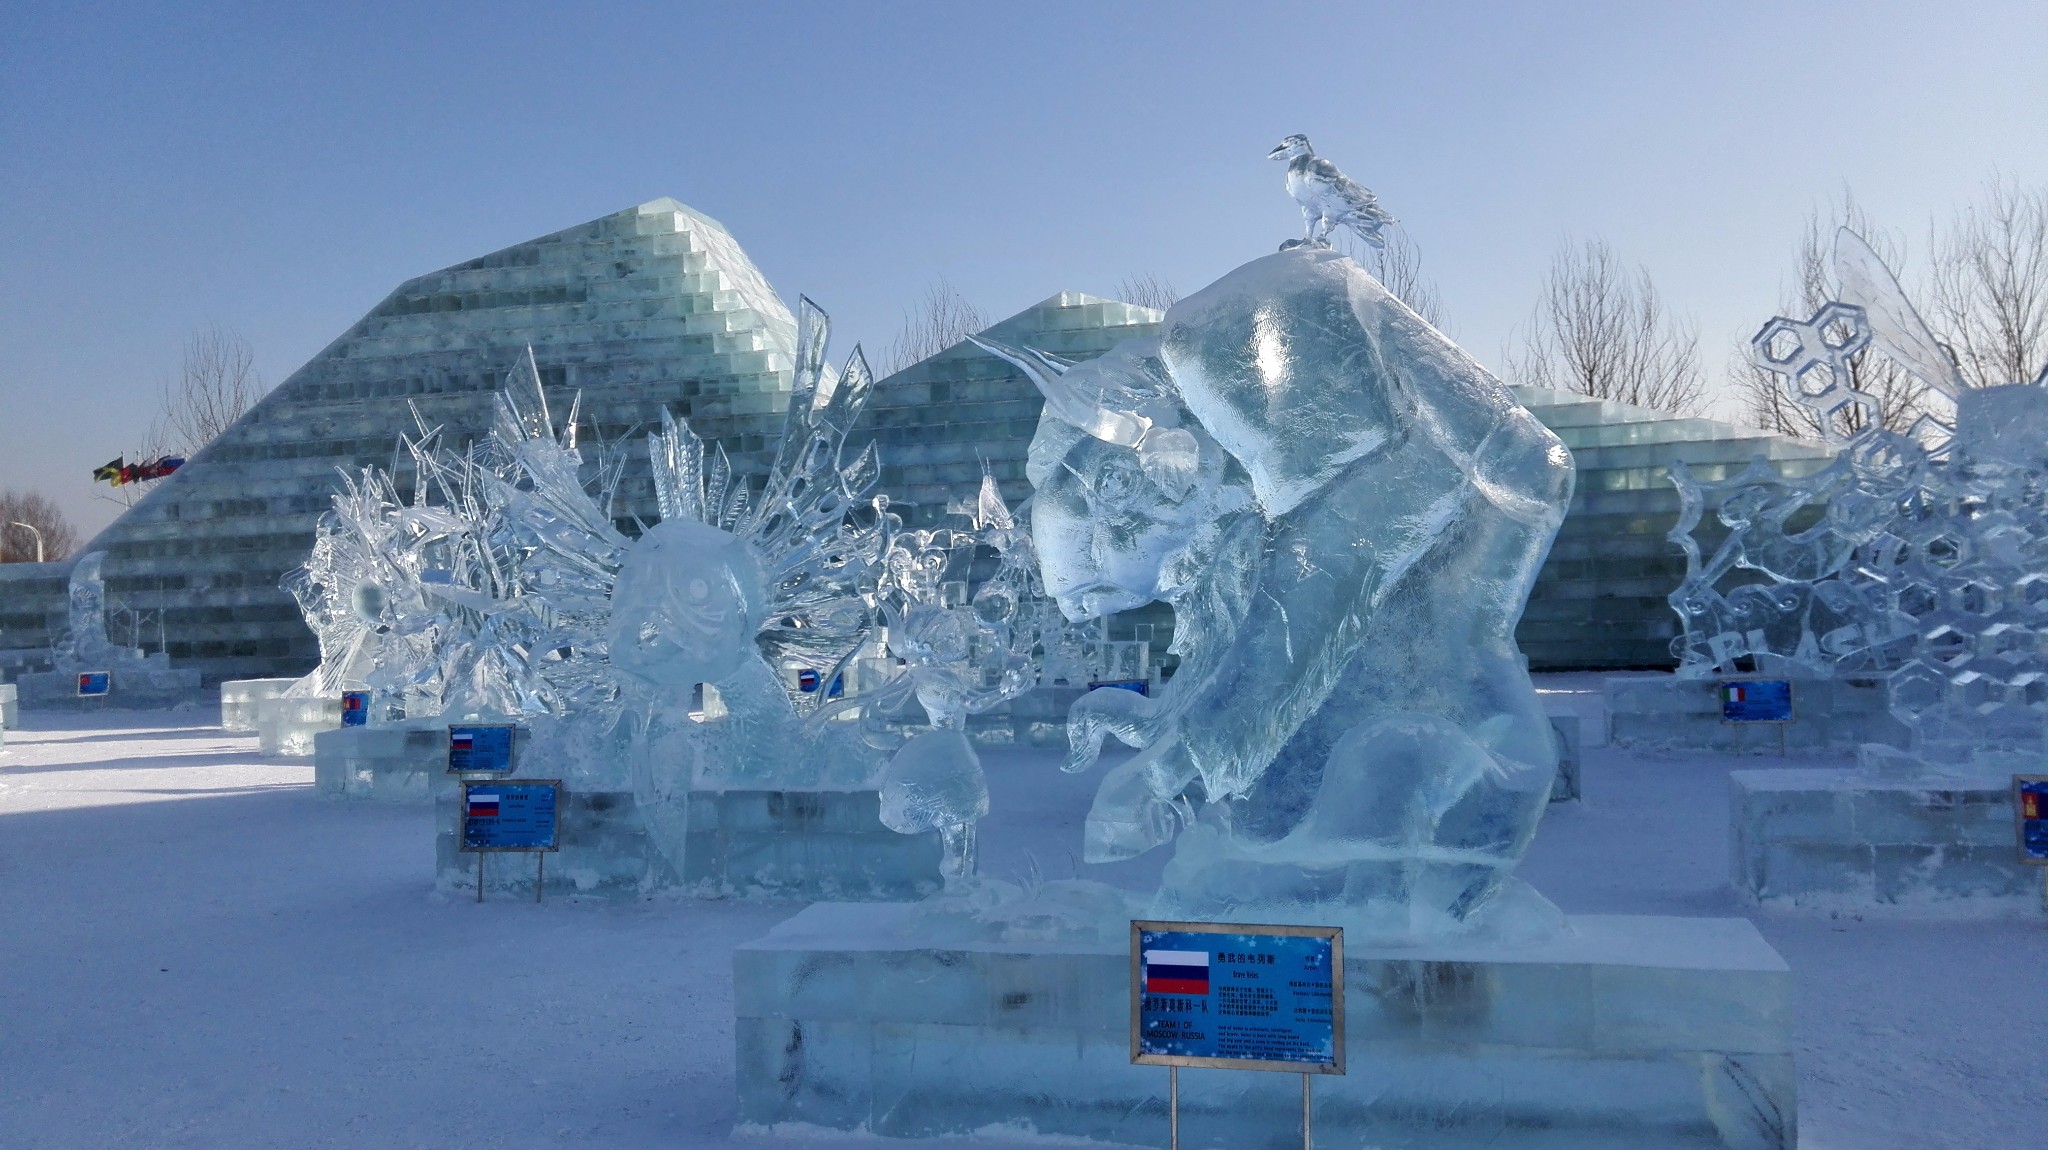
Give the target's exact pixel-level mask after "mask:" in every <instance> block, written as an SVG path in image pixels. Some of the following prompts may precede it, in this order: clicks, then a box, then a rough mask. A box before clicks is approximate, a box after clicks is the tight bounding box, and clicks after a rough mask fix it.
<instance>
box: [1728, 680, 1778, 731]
mask: <svg viewBox="0 0 2048 1150" xmlns="http://www.w3.org/2000/svg"><path fill="white" fill-rule="evenodd" d="M1721 718H1722V719H1723V720H1724V721H1726V722H1730V723H1789V722H1791V721H1792V683H1791V681H1790V680H1788V679H1727V680H1724V681H1723V682H1722V683H1721Z"/></svg>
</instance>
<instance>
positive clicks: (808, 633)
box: [606, 299, 889, 786]
mask: <svg viewBox="0 0 2048 1150" xmlns="http://www.w3.org/2000/svg"><path fill="white" fill-rule="evenodd" d="M799 313H800V323H799V333H798V343H797V364H796V373H795V383H794V388H793V390H792V391H791V394H790V401H789V414H788V416H787V419H786V422H785V426H784V429H783V438H782V444H781V447H780V449H779V452H778V454H777V456H776V460H775V464H774V466H773V468H772V469H771V470H770V472H769V474H768V476H767V479H766V481H765V483H764V485H763V487H762V489H761V494H760V495H759V497H758V498H756V497H754V496H752V494H751V491H750V489H749V488H748V486H747V484H746V482H745V480H744V479H743V478H742V477H740V476H737V475H735V474H734V473H733V469H732V465H731V463H730V462H729V461H728V460H727V459H726V456H725V452H724V449H723V448H715V449H713V450H711V451H710V452H708V453H707V451H706V450H705V446H704V444H703V442H702V441H701V440H699V439H698V438H697V437H696V436H695V435H694V434H693V433H692V432H691V431H690V429H689V428H688V426H687V425H685V424H683V423H681V422H678V421H676V420H674V419H673V418H671V417H669V416H667V415H666V414H664V416H663V429H662V431H661V432H659V433H657V434H655V435H652V436H650V437H649V440H648V450H649V453H650V455H651V456H652V458H653V460H654V477H655V485H656V489H657V494H658V498H659V502H660V506H661V509H662V515H663V519H662V521H661V522H660V523H659V524H657V525H655V526H654V527H652V528H650V529H649V530H648V531H647V533H646V534H645V535H643V536H642V537H641V539H640V541H639V543H637V544H635V545H634V546H633V548H632V550H631V552H630V553H629V554H628V555H627V556H626V560H625V563H624V565H623V567H622V568H621V569H620V570H619V573H618V578H617V584H616V587H615V589H614V591H613V593H612V601H611V617H610V622H609V624H608V627H607V632H606V634H607V641H608V645H609V649H610V653H611V663H612V666H613V668H614V669H615V670H616V671H617V672H618V673H619V674H620V675H621V676H623V677H624V678H625V679H626V680H627V681H628V682H629V683H630V684H631V685H632V686H633V687H634V689H635V690H637V691H638V692H640V693H641V695H642V697H643V698H644V699H645V700H647V703H646V708H645V709H647V710H650V711H651V712H654V713H656V718H655V719H653V720H651V721H652V722H653V726H652V727H651V728H650V731H649V737H650V738H651V739H652V740H653V741H654V742H657V743H658V742H660V741H661V739H662V731H661V720H660V718H659V715H660V714H666V715H668V716H670V722H669V726H670V729H671V730H672V731H679V732H682V733H684V734H685V735H687V736H688V737H690V738H693V739H705V738H716V739H717V740H719V741H720V743H721V747H720V749H719V751H718V752H717V753H716V754H711V755H707V756H701V757H702V761H703V763H704V764H705V765H704V766H703V767H702V768H700V770H699V772H698V776H699V777H697V778H696V779H694V780H689V782H691V783H693V784H696V785H713V786H721V785H730V784H733V783H737V782H746V783H756V784H758V783H766V782H775V783H778V784H780V785H785V786H788V785H806V784H812V783H816V782H817V781H819V780H820V779H822V778H824V777H825V776H826V775H827V773H828V772H830V771H831V770H833V769H835V768H836V769H838V770H841V771H845V770H848V769H849V768H852V769H855V770H856V771H857V772H858V771H865V770H867V769H868V767H867V766H866V765H857V764H864V763H865V760H864V759H863V757H862V756H860V755H859V754H857V753H854V752H852V751H851V750H848V751H846V752H845V753H841V754H836V755H835V754H832V753H827V752H825V751H823V750H821V749H820V748H819V746H818V745H817V743H816V739H817V737H818V736H819V735H820V733H821V732H824V733H828V734H829V733H831V732H828V731H827V729H826V728H823V727H812V728H808V730H809V732H810V734H809V735H806V734H805V730H806V728H804V727H802V726H801V725H800V724H799V719H800V717H801V715H802V714H803V713H805V712H808V711H810V710H811V709H812V708H813V707H814V706H815V705H816V702H817V701H818V700H819V699H821V698H823V697H825V696H826V695H828V694H830V687H831V685H832V684H833V683H835V682H837V681H839V680H840V677H841V676H842V675H844V674H845V672H846V671H847V669H848V667H849V665H850V664H851V662H852V661H853V658H854V656H855V655H856V653H857V652H858V651H859V649H860V648H861V646H862V645H863V644H864V643H865V642H866V641H867V639H868V635H869V632H870V630H871V628H872V626H873V617H872V611H871V608H870V607H869V605H868V603H869V599H870V598H871V597H872V595H873V593H874V588H875V584H876V580H877V579H878V578H879V577H880V563H881V559H882V551H883V548H884V547H885V546H886V545H887V543H888V530H889V522H888V519H887V517H886V514H885V509H886V503H885V502H883V501H880V500H878V499H876V498H874V497H873V489H874V486H875V482H876V479H877V478H878V476H879V474H880V467H879V464H878V463H877V461H876V454H875V450H874V447H873V446H872V445H869V446H868V447H867V448H865V449H864V450H862V451H861V452H860V454H859V455H857V456H856V457H855V458H853V459H852V460H846V459H844V458H843V457H842V455H843V449H844V445H845V441H846V434H847V432H848V430H849V429H850V428H851V427H852V425H853V423H854V421H855V419H857V418H858V417H859V415H860V412H861V410H862V409H863V407H865V405H866V404H867V401H868V397H869V395H870V392H871V390H872V387H873V377H872V376H871V375H870V374H869V372H868V367H867V362H866V360H865V359H864V358H863V357H862V355H861V352H860V349H859V348H855V349H854V352H853V355H852V356H851V357H850V358H849V359H848V360H847V362H846V366H845V368H844V369H843V370H841V371H840V372H838V373H837V374H832V373H830V372H829V369H828V368H827V367H826V365H825V360H824V355H825V343H826V340H827V338H828V336H829V333H830V321H829V320H828V319H827V317H826V316H825V313H824V312H823V311H822V310H821V309H819V308H818V306H817V305H816V304H814V303H812V302H811V301H810V300H808V299H804V300H801V301H800V304H799ZM785 665H789V666H801V667H806V668H812V669H816V670H817V671H818V672H819V678H820V682H821V684H823V685H822V686H821V687H820V689H819V690H818V691H816V692H815V693H809V694H807V693H804V692H801V691H793V690H792V689H791V688H790V687H789V686H788V685H786V684H785V681H784V677H783V673H782V672H783V668H784V667H785ZM700 684H701V685H704V686H706V687H709V688H710V691H708V692H706V695H707V698H708V697H709V696H710V695H711V694H713V693H715V695H716V697H717V699H718V700H719V701H720V703H721V704H722V706H723V708H724V711H725V715H724V717H723V719H722V720H721V721H720V722H719V723H718V724H717V725H716V729H715V731H711V732H705V731H701V730H698V729H696V728H695V727H694V726H679V725H677V724H676V722H675V717H676V716H680V715H682V714H683V713H684V712H687V711H688V710H689V706H690V701H691V694H692V692H693V691H694V690H697V689H698V688H699V685H700ZM639 757H640V758H642V759H644V758H645V757H646V754H645V752H644V751H643V753H642V754H641V755H640V756H639ZM835 760H836V761H835Z"/></svg>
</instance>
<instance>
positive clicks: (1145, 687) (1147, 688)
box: [1088, 679, 1152, 697]
mask: <svg viewBox="0 0 2048 1150" xmlns="http://www.w3.org/2000/svg"><path fill="white" fill-rule="evenodd" d="M1097 687H1109V688H1112V689H1114V690H1118V691H1136V692H1137V693H1139V694H1140V695H1145V696H1148V697H1149V696H1150V695H1151V694H1152V684H1150V683H1148V682H1146V681H1145V680H1143V679H1110V680H1107V681H1105V682H1101V683H1090V684H1088V689H1089V690H1091V691H1092V690H1094V689H1095V688H1097Z"/></svg>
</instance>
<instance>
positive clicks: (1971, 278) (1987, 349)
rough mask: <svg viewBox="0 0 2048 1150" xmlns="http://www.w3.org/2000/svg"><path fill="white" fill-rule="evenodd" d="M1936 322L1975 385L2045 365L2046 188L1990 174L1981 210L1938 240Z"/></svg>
mask: <svg viewBox="0 0 2048 1150" xmlns="http://www.w3.org/2000/svg"><path fill="white" fill-rule="evenodd" d="M1931 246H1932V248H1933V257H1934V258H1933V272H1934V274H1933V276H1932V277H1931V283H1930V287H1931V291H1930V295H1931V297H1932V300H1933V304H1934V308H1933V314H1932V315H1931V316H1930V317H1929V320H1930V322H1931V323H1933V324H1934V326H1935V327H1936V328H1938V329H1940V330H1941V333H1942V336H1943V338H1945V339H1947V340H1948V341H1949V345H1950V347H1951V349H1952V350H1953V351H1954V352H1955V356H1956V362H1957V364H1958V366H1960V367H1961V368H1962V372H1963V378H1964V379H1965V380H1966V381H1967V382H1968V383H1969V384H1970V386H1972V387H1999V386H2002V385H2004V384H2009V383H2028V382H2031V381H2032V380H2033V379H2034V378H2035V376H2036V374H2037V373H2039V372H2040V371H2041V370H2042V368H2043V367H2044V366H2048V187H2037V188H2025V187H2022V186H2021V185H2020V184H2019V182H2018V181H2017V180H2014V179H2011V178H2009V177H2004V176H1993V177H1992V179H1991V180H1990V182H1989V183H1988V184H1987V185H1986V186H1985V189H1984V204H1983V206H1982V207H1981V208H1978V207H1970V208H1965V209H1964V210H1963V211H1961V212H1959V213H1958V214H1957V215H1956V216H1955V218H1954V219H1953V220H1952V221H1951V222H1950V224H1949V226H1948V228H1947V229H1946V231H1944V232H1941V233H1938V234H1937V235H1936V237H1935V239H1934V242H1933V244H1932V245H1931Z"/></svg>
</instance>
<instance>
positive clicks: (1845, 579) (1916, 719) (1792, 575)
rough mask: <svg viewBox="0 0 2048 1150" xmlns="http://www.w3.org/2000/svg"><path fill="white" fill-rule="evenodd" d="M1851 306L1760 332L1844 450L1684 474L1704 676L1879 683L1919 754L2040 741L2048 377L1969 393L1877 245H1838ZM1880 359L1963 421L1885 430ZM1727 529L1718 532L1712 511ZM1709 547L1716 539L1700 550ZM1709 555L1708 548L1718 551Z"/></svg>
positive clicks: (1928, 758)
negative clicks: (1861, 387)
mask: <svg viewBox="0 0 2048 1150" xmlns="http://www.w3.org/2000/svg"><path fill="white" fill-rule="evenodd" d="M1835 273H1836V279H1837V281H1838V283H1839V285H1840V288H1839V290H1840V294H1841V296H1842V299H1840V300H1836V301H1831V302H1829V303H1828V304H1826V305H1824V306H1823V307H1822V308H1821V309H1820V310H1819V311H1817V312H1816V313H1815V314H1814V315H1813V316H1812V317H1811V318H1809V319H1807V320H1805V321H1796V320H1791V319H1787V318H1785V317H1782V316H1781V317H1777V318H1774V319H1772V320H1771V321H1770V322H1769V323H1767V324H1765V325H1764V327H1763V329H1762V330H1761V331H1759V332H1758V334H1757V336H1756V338H1755V340H1754V341H1753V343H1752V347H1753V350H1752V358H1753V360H1754V361H1755V362H1756V363H1757V364H1758V365H1759V366H1761V367H1763V368H1765V369H1767V370H1769V371H1771V372H1774V373H1776V374H1777V375H1778V376H1780V378H1781V382H1782V386H1783V388H1784V390H1785V393H1786V395H1787V396H1788V397H1790V398H1791V399H1792V401H1793V402H1795V403H1798V404H1800V405H1802V406H1804V407H1806V408H1807V410H1809V411H1810V412H1812V413H1813V415H1814V416H1815V417H1816V422H1817V423H1818V424H1819V426H1820V428H1821V430H1822V434H1823V435H1824V437H1825V438H1826V439H1827V440H1828V442H1829V443H1830V444H1831V445H1832V446H1834V447H1836V448H1837V449H1838V454H1837V456H1836V458H1835V460H1834V461H1833V462H1832V463H1830V464H1829V465H1828V466H1827V467H1825V468H1823V469H1822V470H1820V471H1819V472H1817V473H1815V474H1813V475H1811V476H1807V477H1804V478H1801V479H1788V478H1784V477H1781V476H1779V475H1777V474H1776V473H1775V472H1774V471H1772V470H1771V469H1770V468H1769V467H1768V465H1766V464H1764V463H1763V462H1762V461H1759V462H1757V463H1755V464H1753V465H1751V466H1750V467H1749V468H1748V469H1747V470H1745V471H1744V472H1742V473H1741V474H1739V475H1736V476H1734V477H1733V478H1730V479H1726V480H1720V481H1701V480H1699V479H1697V478H1695V477H1694V476H1693V475H1692V473H1691V472H1690V471H1689V470H1688V469H1687V468H1686V467H1685V466H1684V465H1683V464H1676V465H1674V466H1673V468H1672V480H1673V482H1674V483H1675V484H1677V486H1678V489H1679V494H1680V498H1681V513H1680V517H1679V521H1678V524H1677V526H1676V527H1675V528H1674V529H1673V530H1672V532H1671V539H1672V540H1673V541H1674V542H1676V543H1678V544H1679V546H1680V547H1681V549H1683V550H1684V552H1685V554H1686V576H1685V579H1684V581H1683V582H1682V583H1681V584H1680V586H1679V587H1678V589H1677V590H1675V591H1674V592H1673V593H1672V595H1671V597H1670V599H1671V604H1672V607H1673V609H1674V610H1676V611H1677V612H1678V615H1679V618H1680V620H1681V621H1682V622H1683V624H1684V628H1685V632H1684V634H1683V635H1682V636H1680V637H1679V638H1678V639H1677V640H1676V641H1674V644H1673V653H1674V654H1676V655H1677V656H1678V657H1679V660H1680V665H1679V673H1680V674H1681V675H1685V676H1691V677H1703V676H1708V675H1715V674H1725V673H1730V672H1734V671H1737V670H1748V669H1754V670H1758V671H1763V672H1766V673H1774V674H1782V675H1791V676H1799V677H1814V678H1828V677H1833V676H1836V675H1876V676H1882V677H1883V678H1884V679H1885V680H1886V683H1887V689H1888V691H1889V697H1890V705H1891V709H1892V712H1893V714H1894V715H1895V716H1896V717H1897V718H1899V719H1900V720H1901V721H1902V722H1903V723H1905V724H1906V726H1907V727H1908V728H1909V729H1910V730H1911V731H1912V733H1913V739H1914V743H1915V748H1916V753H1917V755H1918V758H1919V761H1921V762H1923V763H1926V762H1948V763H1961V762H1967V761H1968V760H1969V759H1970V758H1971V756H1972V755H1973V754H1974V753H1975V752H1976V751H1979V750H1984V749H1991V748H1998V747H2014V746H2033V745H2034V744H2036V743H2038V741H2039V739H2040V737H2041V734H2042V729H2043V717H2044V714H2048V652H2043V651H2042V650H2041V645H2040V642H2039V638H2038V636H2039V635H2040V634H2041V630H2042V621H2041V619H2040V613H2041V612H2042V611H2043V610H2048V504H2044V498H2048V496H2044V485H2043V479H2044V475H2043V473H2044V470H2048V447H2044V444H2048V386H2043V381H2042V380H2037V381H2035V383H2033V384H2023V383H2015V384H2013V385H2009V386H2004V387H1995V388H1982V389H1970V388H1967V387H1966V386H1965V385H1964V383H1963V380H1962V376H1961V373H1960V372H1959V371H1958V370H1957V368H1956V365H1955V363H1954V361H1953V360H1952V359H1951V358H1950V356H1949V354H1948V352H1947V350H1946V349H1945V348H1944V347H1943V345H1942V344H1941V343H1940V342H1939V341H1938V340H1937V339H1936V338H1935V337H1934V335H1933V333H1932V332H1931V331H1930V330H1929V329H1928V327H1927V325H1926V323H1925V321H1923V320H1922V319H1921V318H1920V316H1919V314H1918V313H1917V312H1916V311H1915V310H1914V309H1913V307H1912V305H1911V303H1910V302H1908V300H1907V298H1906V295H1905V293H1904V291H1903V290H1901V288H1900V287H1899V285H1898V281H1897V280H1896V279H1895V278H1894V277H1893V276H1892V274H1891V272H1890V270H1889V269H1887V268H1886V267H1885V266H1884V264H1883V262H1882V261H1881V260H1880V259H1879V258H1878V256H1877V255H1876V253H1874V252H1873V251H1871V249H1870V247H1869V245H1867V244H1866V243H1864V242H1863V241H1862V239H1861V238H1859V237H1858V236H1856V235H1855V233H1853V232H1850V231H1848V230H1847V229H1843V230H1842V231H1841V232H1840V233H1839V234H1838V235H1837V237H1836V245H1835ZM1859 354H1879V355H1882V356H1884V357H1885V358H1887V359H1890V360H1891V361H1892V362H1894V363H1896V364H1897V365H1899V366H1900V367H1901V368H1903V369H1905V370H1906V371H1909V372H1911V373H1912V374H1913V375H1914V376H1916V377H1918V378H1919V379H1920V380H1922V381H1923V382H1925V383H1926V384H1928V385H1929V386H1930V387H1931V388H1932V389H1933V390H1934V391H1935V392H1936V393H1938V394H1939V395H1941V396H1943V397H1945V398H1946V399H1947V400H1949V401H1950V402H1952V403H1953V404H1954V405H1955V411H1956V422H1955V426H1954V428H1953V429H1951V428H1949V427H1947V426H1945V425H1943V424H1942V423H1940V422H1939V421H1937V420H1935V419H1933V418H1931V417H1923V418H1922V419H1921V420H1920V421H1919V422H1918V423H1917V424H1916V425H1915V427H1914V428H1913V429H1911V431H1910V432H1909V433H1907V434H1900V433H1897V432H1893V431H1888V430H1886V429H1885V428H1883V427H1882V426H1881V425H1880V424H1879V422H1878V421H1877V419H1876V418H1875V414H1876V411H1877V405H1876V401H1875V400H1874V399H1873V398H1872V397H1871V396H1869V395H1866V394H1864V393H1862V392H1860V391H1858V390H1857V389H1856V388H1855V376H1854V374H1853V372H1852V371H1851V367H1852V359H1853V357H1855V356H1857V355H1859ZM1710 510H1711V511H1712V513H1713V520H1712V522H1713V523H1718V525H1719V527H1721V528H1725V529H1726V534H1725V536H1723V537H1722V538H1720V539H1718V540H1712V539H1711V538H1709V527H1710V525H1711V524H1710V521H1709V520H1708V512H1709V511H1710ZM1703 540H1705V541H1706V542H1708V543H1711V547H1709V546H1705V545H1703ZM1703 556H1704V557H1703Z"/></svg>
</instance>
